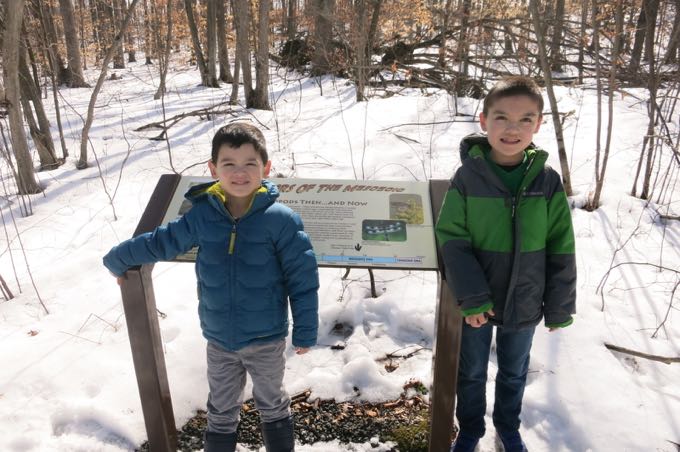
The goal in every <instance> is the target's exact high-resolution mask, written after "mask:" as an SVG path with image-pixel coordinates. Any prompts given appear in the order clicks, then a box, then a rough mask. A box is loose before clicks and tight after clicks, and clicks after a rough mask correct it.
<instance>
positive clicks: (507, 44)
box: [503, 25, 515, 57]
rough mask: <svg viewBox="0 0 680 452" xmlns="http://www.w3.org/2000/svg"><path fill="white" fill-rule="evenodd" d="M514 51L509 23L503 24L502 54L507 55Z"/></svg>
mask: <svg viewBox="0 0 680 452" xmlns="http://www.w3.org/2000/svg"><path fill="white" fill-rule="evenodd" d="M514 53H515V49H514V46H513V44H512V30H511V29H510V25H503V56H505V57H509V56H511V55H513V54H514Z"/></svg>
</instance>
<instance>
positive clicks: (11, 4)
mask: <svg viewBox="0 0 680 452" xmlns="http://www.w3.org/2000/svg"><path fill="white" fill-rule="evenodd" d="M23 12H24V0H5V32H4V35H3V42H2V60H3V61H2V63H3V82H4V87H5V99H6V101H7V114H8V118H9V130H10V136H11V140H12V150H13V151H14V156H15V158H16V162H17V175H16V176H17V186H18V189H19V193H20V194H24V195H27V194H34V193H40V192H41V191H42V188H41V187H40V185H38V183H37V181H36V180H35V171H34V169H33V160H32V159H31V153H30V152H29V149H28V141H27V139H26V133H25V132H24V123H23V120H22V114H21V104H20V100H19V96H20V90H21V88H20V84H19V48H20V45H19V41H20V32H21V22H22V18H23Z"/></svg>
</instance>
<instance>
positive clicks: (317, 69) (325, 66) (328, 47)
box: [311, 0, 335, 75]
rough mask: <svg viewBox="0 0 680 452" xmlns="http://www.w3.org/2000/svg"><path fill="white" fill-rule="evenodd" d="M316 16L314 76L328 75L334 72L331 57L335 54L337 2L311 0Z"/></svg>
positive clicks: (331, 0)
mask: <svg viewBox="0 0 680 452" xmlns="http://www.w3.org/2000/svg"><path fill="white" fill-rule="evenodd" d="M311 1H312V3H311V4H312V12H313V14H314V33H313V35H312V36H313V38H312V42H313V44H314V56H313V58H312V74H314V75H321V74H328V73H329V72H331V71H332V67H331V66H332V64H331V55H332V53H333V50H332V49H333V47H332V43H331V42H332V40H333V15H334V11H335V0H311Z"/></svg>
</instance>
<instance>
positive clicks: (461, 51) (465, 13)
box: [456, 0, 470, 76]
mask: <svg viewBox="0 0 680 452" xmlns="http://www.w3.org/2000/svg"><path fill="white" fill-rule="evenodd" d="M469 23H470V0H462V13H461V17H460V34H459V37H458V50H457V51H456V60H457V61H458V62H459V65H460V73H461V74H463V76H466V75H467V73H468V67H469V64H470V58H469V54H470V41H469V35H468V31H469V30H468V28H469Z"/></svg>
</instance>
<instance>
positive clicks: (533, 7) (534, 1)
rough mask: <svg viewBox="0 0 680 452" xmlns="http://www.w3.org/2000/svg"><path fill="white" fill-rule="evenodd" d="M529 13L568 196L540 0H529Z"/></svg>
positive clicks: (564, 153)
mask: <svg viewBox="0 0 680 452" xmlns="http://www.w3.org/2000/svg"><path fill="white" fill-rule="evenodd" d="M529 11H530V13H531V17H532V19H533V24H534V30H535V33H536V41H537V43H538V55H539V60H540V64H541V68H542V70H543V77H544V79H545V88H546V91H547V93H548V99H549V101H550V110H551V111H552V120H553V126H554V127H555V138H556V139H557V152H558V154H559V157H560V168H561V170H562V183H563V184H564V192H565V193H566V194H567V196H571V195H572V189H571V175H570V172H569V160H568V159H567V151H566V149H565V148H564V135H563V133H562V122H561V121H560V113H559V110H558V108H557V99H556V98H555V92H554V91H553V86H552V75H551V73H550V63H549V62H548V56H547V55H546V52H545V49H546V44H545V35H544V34H543V26H542V23H541V16H540V13H539V10H538V0H529Z"/></svg>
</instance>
